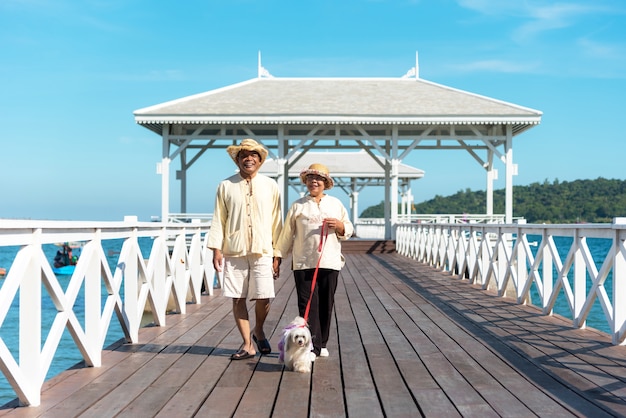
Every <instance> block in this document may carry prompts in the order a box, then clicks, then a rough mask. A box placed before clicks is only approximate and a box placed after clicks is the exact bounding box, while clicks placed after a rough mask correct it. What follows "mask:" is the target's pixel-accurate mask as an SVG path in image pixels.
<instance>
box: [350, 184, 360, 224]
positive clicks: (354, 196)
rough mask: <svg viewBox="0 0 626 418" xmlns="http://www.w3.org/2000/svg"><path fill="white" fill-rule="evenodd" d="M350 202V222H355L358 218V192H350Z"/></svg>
mask: <svg viewBox="0 0 626 418" xmlns="http://www.w3.org/2000/svg"><path fill="white" fill-rule="evenodd" d="M350 203H351V204H352V223H353V224H356V223H357V221H358V220H359V192H356V191H353V192H352V195H351V196H350Z"/></svg>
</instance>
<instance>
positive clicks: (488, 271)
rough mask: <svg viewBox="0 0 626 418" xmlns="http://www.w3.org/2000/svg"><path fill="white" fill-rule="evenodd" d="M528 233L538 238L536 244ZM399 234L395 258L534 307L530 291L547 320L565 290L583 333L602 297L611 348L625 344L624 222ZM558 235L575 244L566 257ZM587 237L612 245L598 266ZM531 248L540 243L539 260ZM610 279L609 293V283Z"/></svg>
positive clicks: (416, 227)
mask: <svg viewBox="0 0 626 418" xmlns="http://www.w3.org/2000/svg"><path fill="white" fill-rule="evenodd" d="M529 235H537V236H539V237H540V239H539V241H538V242H536V243H534V242H533V241H530V240H529ZM395 236H396V251H397V252H398V253H400V254H402V255H405V256H407V257H410V258H413V259H416V260H418V261H421V262H424V263H427V264H429V265H431V266H433V267H435V268H439V269H441V270H443V271H448V272H451V273H452V274H453V275H454V276H456V277H458V278H459V279H467V280H469V281H470V283H474V284H477V285H480V286H481V287H482V288H483V289H493V290H495V291H497V294H498V295H499V296H504V295H509V294H511V296H512V297H514V298H515V299H516V301H517V303H520V304H526V303H529V301H530V290H531V287H533V288H534V289H535V290H536V292H537V294H538V295H539V297H540V303H541V306H540V307H541V309H542V311H543V314H545V315H550V314H552V313H553V310H554V306H555V302H556V300H557V296H559V292H560V291H561V290H563V293H564V295H565V297H566V299H567V302H568V305H569V310H570V313H571V316H572V324H573V326H575V327H578V328H584V327H585V326H586V320H587V317H588V315H589V312H590V309H591V307H592V305H593V304H594V302H595V301H596V300H597V301H598V302H599V303H600V305H601V307H602V311H603V312H604V315H605V318H606V321H607V323H608V325H609V328H610V330H611V338H612V342H613V344H616V345H618V344H619V345H624V344H626V247H625V240H626V218H616V219H615V220H614V222H613V223H612V224H571V225H569V224H568V225H536V224H523V223H520V224H510V225H504V224H501V225H496V224H457V223H454V224H453V223H447V224H433V223H429V224H424V223H419V224H415V223H410V224H398V225H396V231H395ZM556 237H569V238H571V239H572V243H571V246H570V247H569V249H568V251H567V255H566V257H565V258H564V259H561V257H560V255H559V252H558V250H557V247H556V245H555V238H556ZM588 238H604V239H608V240H610V242H611V245H610V248H609V250H608V253H607V254H606V256H605V258H604V260H603V261H602V262H601V265H600V268H599V269H598V267H597V266H596V263H595V262H594V260H593V259H592V256H591V254H590V251H589V247H588V245H587V239H588ZM532 244H535V245H537V250H536V251H535V253H534V254H535V255H533V251H532V250H531V245H532ZM609 275H612V277H613V280H612V282H613V286H612V289H611V288H609V289H607V288H606V287H605V286H604V285H605V281H606V279H607V278H608V277H609Z"/></svg>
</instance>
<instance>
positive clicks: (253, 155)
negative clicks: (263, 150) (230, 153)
mask: <svg viewBox="0 0 626 418" xmlns="http://www.w3.org/2000/svg"><path fill="white" fill-rule="evenodd" d="M237 165H238V166H239V171H240V172H241V175H242V176H243V177H250V178H252V177H254V176H255V175H256V172H257V171H259V169H260V168H261V156H260V155H259V153H258V152H256V151H248V150H241V151H239V154H238V155H237Z"/></svg>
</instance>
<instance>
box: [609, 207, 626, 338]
mask: <svg viewBox="0 0 626 418" xmlns="http://www.w3.org/2000/svg"><path fill="white" fill-rule="evenodd" d="M618 225H626V218H615V219H613V226H614V233H613V249H614V250H613V251H614V253H615V256H614V257H613V327H612V335H611V339H612V341H613V344H620V345H625V344H626V338H625V337H626V245H625V244H626V230H624V229H617V228H616V227H617V226H618Z"/></svg>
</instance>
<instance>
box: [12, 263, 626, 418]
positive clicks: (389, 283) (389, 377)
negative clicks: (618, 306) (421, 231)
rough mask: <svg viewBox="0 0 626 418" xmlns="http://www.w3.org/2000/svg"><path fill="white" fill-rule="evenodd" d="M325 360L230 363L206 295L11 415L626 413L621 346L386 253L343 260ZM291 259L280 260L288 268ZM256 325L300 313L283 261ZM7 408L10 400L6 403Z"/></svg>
mask: <svg viewBox="0 0 626 418" xmlns="http://www.w3.org/2000/svg"><path fill="white" fill-rule="evenodd" d="M346 259H347V261H346V267H345V268H344V269H343V270H342V272H341V275H340V284H339V287H338V289H337V296H336V299H337V301H336V310H335V319H336V321H335V322H334V324H335V325H334V327H333V329H332V336H331V341H330V345H329V347H328V349H329V351H330V357H328V358H318V359H317V361H316V362H315V364H314V369H313V373H312V374H299V373H293V372H288V371H284V370H283V367H282V365H281V364H279V362H278V355H277V353H276V352H274V353H272V354H270V355H268V356H259V355H257V356H256V357H255V358H254V359H250V360H244V361H231V360H230V358H229V356H230V354H231V353H233V352H234V351H236V350H237V349H238V348H239V345H240V337H239V334H238V332H237V330H236V328H235V327H234V320H233V318H232V313H231V303H230V300H229V299H227V298H224V297H221V296H220V295H219V290H218V291H217V292H216V295H214V296H212V297H209V296H203V303H202V304H201V305H189V306H188V313H187V314H186V315H176V314H175V315H170V316H168V324H167V326H166V327H147V328H144V329H142V330H141V332H140V341H141V343H140V344H135V345H132V344H122V343H118V344H116V345H114V346H112V347H110V348H108V349H107V350H106V351H105V353H104V355H103V365H102V367H99V368H84V367H82V365H78V366H77V367H75V368H73V369H71V370H68V371H66V372H64V373H62V374H61V375H59V376H57V377H55V378H53V379H51V380H49V381H47V382H46V383H45V385H44V390H43V392H42V402H41V406H39V407H18V408H14V407H12V406H11V405H6V406H5V407H3V408H2V409H0V415H5V416H11V417H13V416H18V417H36V416H44V417H75V416H83V417H153V416H157V417H193V416H197V417H212V416H215V417H226V416H237V417H245V416H254V417H269V416H274V417H290V418H291V417H309V416H310V417H326V416H328V417H331V416H332V417H337V416H352V417H365V416H366V417H384V416H387V417H415V416H432V417H453V416H466V417H489V416H505V417H512V416H518V417H529V416H540V417H548V416H557V417H566V416H584V417H603V416H626V367H625V366H626V347H620V346H617V347H616V346H612V345H611V344H610V341H609V338H608V336H606V335H605V334H602V333H599V332H597V331H594V330H575V329H572V328H571V327H570V326H569V325H568V323H567V322H566V321H564V320H561V319H559V318H556V317H543V316H540V315H538V311H537V310H536V309H535V308H532V307H527V306H518V305H515V304H513V303H512V302H511V301H510V300H507V299H503V298H497V297H493V296H492V295H489V294H487V292H484V291H482V290H480V289H478V288H476V287H474V286H471V285H469V284H468V283H467V282H464V281H459V280H457V279H453V278H452V277H451V276H450V275H448V274H445V273H441V272H438V271H436V270H434V269H432V268H430V267H427V266H424V265H422V264H419V263H417V262H415V261H412V260H409V259H407V258H405V257H402V256H400V255H398V254H395V253H370V254H354V253H350V254H347V255H346ZM287 265H288V264H287ZM276 289H277V294H276V299H275V300H274V302H273V304H272V309H271V311H270V314H269V317H268V319H267V322H266V333H267V334H268V336H271V338H270V341H271V344H272V347H273V348H276V347H277V344H278V340H279V338H280V331H281V330H282V328H283V326H285V325H286V324H287V323H288V322H290V321H291V320H292V319H293V317H294V316H296V314H297V309H296V302H295V292H294V286H293V276H292V274H291V272H290V271H288V270H286V269H283V272H282V274H281V277H280V278H279V279H278V280H277V282H276ZM13 406H14V405H13Z"/></svg>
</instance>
